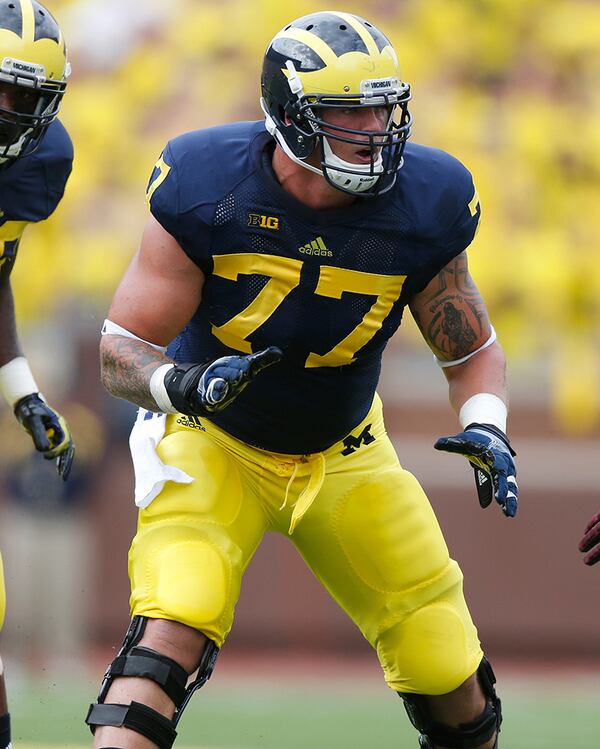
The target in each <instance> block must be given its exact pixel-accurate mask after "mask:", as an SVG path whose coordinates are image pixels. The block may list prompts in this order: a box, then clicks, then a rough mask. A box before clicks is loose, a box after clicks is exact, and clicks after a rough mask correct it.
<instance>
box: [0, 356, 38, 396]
mask: <svg viewBox="0 0 600 749" xmlns="http://www.w3.org/2000/svg"><path fill="white" fill-rule="evenodd" d="M0 391H1V392H2V395H4V397H5V398H6V401H7V403H8V405H9V406H10V407H11V408H14V406H15V403H17V401H20V400H21V398H24V397H25V396H26V395H31V393H38V392H39V388H38V386H37V383H36V381H35V380H34V379H33V375H32V373H31V369H29V364H28V363H27V359H26V358H25V357H24V356H17V357H16V358H14V359H12V360H11V361H9V362H8V364H5V365H4V366H2V367H0Z"/></svg>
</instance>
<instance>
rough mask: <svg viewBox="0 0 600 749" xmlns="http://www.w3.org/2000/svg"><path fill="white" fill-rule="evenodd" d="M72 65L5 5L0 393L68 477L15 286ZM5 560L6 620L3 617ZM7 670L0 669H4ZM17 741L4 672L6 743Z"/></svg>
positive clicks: (57, 38) (65, 167) (61, 147)
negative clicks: (32, 363) (23, 339)
mask: <svg viewBox="0 0 600 749" xmlns="http://www.w3.org/2000/svg"><path fill="white" fill-rule="evenodd" d="M68 75H69V63H68V62H67V53H66V48H65V42H64V39H63V36H62V33H61V31H60V28H59V26H58V24H57V22H56V20H55V19H54V18H53V17H52V15H51V13H50V12H49V11H48V10H47V9H46V8H45V7H44V6H43V5H40V3H38V2H36V0H12V2H9V3H7V2H3V3H2V4H0V391H1V392H2V394H3V395H4V397H5V398H6V401H7V402H8V405H9V407H10V408H11V409H13V411H14V413H15V416H16V417H17V419H18V421H19V423H20V424H21V426H22V427H23V428H24V429H25V430H26V431H27V432H28V433H29V435H30V436H31V438H32V440H33V444H34V446H35V448H36V449H37V450H39V451H40V452H41V453H42V455H43V456H44V458H46V459H48V460H55V461H56V467H57V471H58V474H59V476H60V477H62V479H64V480H66V479H67V477H68V475H69V471H70V470H71V463H72V461H73V441H72V439H71V435H70V433H69V428H68V426H67V424H66V422H65V420H64V419H63V417H62V416H61V415H60V414H59V413H58V412H57V411H56V410H55V409H54V408H52V407H51V406H50V405H48V403H46V401H45V400H44V397H43V396H42V395H41V393H40V392H39V388H38V386H37V384H36V382H35V379H34V377H33V375H32V373H31V369H30V368H29V365H28V363H27V359H26V358H25V357H24V356H23V353H22V351H21V348H20V345H19V341H18V337H17V331H16V325H15V313H14V305H13V295H12V290H11V284H10V274H11V272H12V269H13V266H14V264H15V260H16V257H17V250H18V248H19V242H20V240H21V237H22V235H23V231H24V230H25V227H26V226H27V225H28V224H29V223H35V222H37V221H43V220H44V219H46V218H48V216H49V215H50V214H51V213H52V212H53V211H54V209H55V208H56V206H57V205H58V203H59V201H60V199H61V198H62V196H63V193H64V189H65V184H66V182H67V179H68V177H69V174H70V172H71V165H72V161H73V147H72V144H71V140H70V138H69V136H68V134H67V132H66V131H65V129H64V127H63V126H62V125H61V123H60V122H59V121H58V120H57V119H56V117H57V114H58V111H59V108H60V103H61V99H62V97H63V94H64V92H65V87H66V85H67V77H68ZM4 610H5V591H4V577H3V575H2V570H1V563H0V625H1V623H2V621H3V619H4ZM1 672H2V669H1V666H0V674H1ZM9 745H10V727H9V716H8V712H7V704H6V694H5V689H4V681H3V677H2V676H0V747H1V748H2V749H4V747H7V746H9Z"/></svg>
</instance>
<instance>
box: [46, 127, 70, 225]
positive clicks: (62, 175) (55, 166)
mask: <svg viewBox="0 0 600 749" xmlns="http://www.w3.org/2000/svg"><path fill="white" fill-rule="evenodd" d="M63 130H64V128H63ZM43 164H44V172H45V175H46V204H45V206H44V208H43V209H42V211H41V213H42V215H41V217H40V219H39V220H43V219H46V218H48V216H50V215H51V214H52V213H54V211H55V210H56V207H57V206H58V204H59V203H60V201H61V200H62V197H63V195H64V194H65V188H66V186H67V182H68V180H69V177H70V175H71V171H72V169H73V144H72V142H71V139H70V137H69V136H68V134H67V132H66V130H64V132H63V133H61V137H60V141H59V142H57V143H56V146H55V149H54V152H53V153H51V154H50V155H49V157H48V158H46V159H44V162H43Z"/></svg>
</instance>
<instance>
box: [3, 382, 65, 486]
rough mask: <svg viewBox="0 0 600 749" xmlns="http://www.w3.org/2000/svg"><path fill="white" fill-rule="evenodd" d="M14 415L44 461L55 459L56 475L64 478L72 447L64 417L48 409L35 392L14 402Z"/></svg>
mask: <svg viewBox="0 0 600 749" xmlns="http://www.w3.org/2000/svg"><path fill="white" fill-rule="evenodd" d="M15 416H16V417H17V419H18V421H19V423H20V424H21V426H22V427H23V429H25V431H26V432H27V433H28V434H29V435H30V437H31V438H32V440H33V444H34V445H35V449H36V450H39V452H41V453H42V455H43V456H44V458H45V459H46V460H54V459H56V470H57V471H58V475H59V476H60V477H61V478H62V480H63V481H66V480H67V479H68V478H69V474H70V473H71V466H72V465H73V457H74V455H75V446H74V445H73V438H72V437H71V432H70V431H69V426H68V424H67V422H66V421H65V419H64V418H63V417H62V416H61V415H60V414H59V413H58V411H55V410H54V409H53V408H50V406H49V405H48V404H47V403H46V402H45V401H44V400H43V399H42V398H41V396H40V394H39V393H31V395H26V396H25V397H24V398H21V400H19V401H17V403H16V404H15Z"/></svg>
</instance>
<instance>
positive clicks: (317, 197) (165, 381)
mask: <svg viewBox="0 0 600 749" xmlns="http://www.w3.org/2000/svg"><path fill="white" fill-rule="evenodd" d="M409 100H410V88H409V86H408V84H407V83H405V82H404V81H403V79H402V77H401V75H400V69H399V65H398V59H397V57H396V53H395V51H394V49H393V47H392V44H391V43H390V41H389V40H388V39H387V38H386V36H384V34H383V33H382V32H381V31H379V30H378V29H377V28H376V27H375V26H373V25H372V24H370V23H369V22H368V21H365V20H363V19H361V18H359V17H357V16H354V15H351V14H348V13H342V12H319V13H313V14H310V15H308V16H304V17H302V18H300V19H298V20H296V21H293V22H292V23H290V24H288V25H287V26H286V27H285V28H284V29H283V30H282V31H280V32H279V33H278V34H277V35H276V36H275V38H274V39H273V40H272V42H271V43H270V45H269V47H268V49H267V52H266V55H265V59H264V67H263V74H262V101H261V103H262V107H263V110H264V113H265V122H262V121H260V122H238V123H235V124H230V125H225V126H221V127H215V128H211V129H208V130H200V131H196V132H191V133H188V134H185V135H182V136H180V137H177V138H175V139H174V140H172V141H171V142H170V143H169V144H168V145H167V146H166V148H165V150H164V151H163V153H162V155H161V157H160V159H159V160H158V163H157V164H156V167H155V169H154V171H153V173H152V175H151V177H150V182H149V186H148V200H149V204H150V212H151V216H150V217H149V219H148V223H147V226H146V229H145V232H144V235H143V238H142V242H141V247H140V250H139V252H138V253H137V255H136V256H135V257H134V259H133V261H132V263H131V265H130V267H129V269H128V270H127V272H126V274H125V276H124V278H123V280H122V282H121V284H120V286H119V289H118V290H117V292H116V295H115V298H114V300H113V303H112V306H111V308H110V312H109V317H108V319H107V320H106V322H105V324H104V328H103V336H102V343H101V358H102V380H103V382H104V384H105V386H106V387H107V388H108V390H109V391H110V392H111V393H112V394H114V395H115V396H118V397H121V398H125V399H128V400H130V401H132V402H133V403H136V404H138V405H139V406H140V407H141V408H140V412H139V415H138V419H137V421H136V424H135V426H134V429H133V432H132V435H131V448H132V455H133V460H134V469H135V473H136V490H135V495H136V503H137V505H138V506H139V508H140V512H139V523H138V530H137V534H136V536H135V538H134V540H133V543H132V546H131V549H130V555H129V573H130V580H131V586H132V594H131V606H132V616H133V620H132V623H131V626H130V628H129V629H128V632H127V634H126V636H125V641H124V644H123V646H122V649H121V651H120V653H119V655H118V656H117V658H116V659H115V660H114V661H113V662H112V664H111V665H110V667H109V669H108V671H107V672H106V675H105V679H104V682H103V685H102V688H101V692H100V695H99V698H98V701H97V703H96V704H94V705H92V706H91V707H90V709H89V712H88V715H87V719H86V720H87V723H88V724H89V725H90V727H91V728H92V731H94V732H95V739H94V747H96V748H97V749H109V748H110V749H112V748H113V747H126V748H127V749H150V748H151V747H159V749H168V748H169V747H171V745H172V744H173V741H174V739H175V736H176V725H177V722H178V720H179V718H180V716H181V714H182V712H183V710H184V708H185V706H186V704H187V702H188V701H189V699H190V697H191V695H192V694H193V692H194V691H195V690H196V689H198V688H199V687H200V686H202V685H203V684H204V683H205V682H206V680H207V679H208V678H209V676H210V674H211V672H212V670H213V667H214V664H215V659H216V655H217V653H218V650H219V648H221V646H222V645H223V643H224V641H225V639H226V637H227V634H228V633H229V631H230V629H231V626H232V622H233V615H234V607H235V603H236V601H237V598H238V594H239V591H240V585H241V582H242V577H243V573H244V570H245V568H246V566H247V565H248V563H249V561H250V559H251V557H252V555H253V553H254V552H255V551H256V548H257V547H258V545H259V544H260V542H261V539H262V537H263V535H264V534H265V532H267V531H276V532H279V533H283V534H288V535H289V536H290V538H291V541H292V542H293V543H294V544H295V545H296V547H297V548H298V549H299V551H300V553H301V554H302V556H303V558H304V559H305V560H306V563H307V564H308V565H309V567H310V568H311V569H312V570H313V572H314V573H315V575H316V576H317V577H318V578H319V579H320V580H321V582H322V583H323V585H324V586H325V588H326V589H327V590H328V591H329V593H330V594H331V595H332V597H333V598H334V599H335V600H336V601H337V603H338V604H339V605H340V606H341V607H342V608H343V609H344V610H345V611H346V612H347V614H348V616H350V617H351V618H352V620H353V621H354V622H355V623H356V625H357V626H358V627H359V628H360V630H361V632H362V633H363V634H364V636H365V638H366V639H367V640H368V642H369V643H370V644H371V645H372V647H373V648H374V650H375V651H376V653H377V656H378V658H379V661H380V663H381V666H382V668H383V672H384V676H385V680H386V682H387V684H388V685H389V686H390V687H391V688H392V689H393V690H394V691H396V692H397V693H398V694H399V695H400V697H401V698H402V700H403V701H404V704H405V706H406V709H407V711H408V714H409V717H410V720H411V721H412V723H413V724H414V726H415V727H416V728H417V730H418V731H419V734H420V736H419V744H420V746H421V747H423V748H425V747H429V748H432V747H436V748H438V747H445V748H447V749H448V748H449V749H455V748H456V749H457V748H458V747H469V748H470V749H491V748H492V747H496V746H497V745H498V731H499V728H500V722H501V712H500V700H499V699H498V697H497V695H496V691H495V687H494V683H495V677H494V673H493V671H492V669H491V666H490V665H489V663H488V661H487V660H486V659H485V657H484V655H483V652H482V650H481V646H480V643H479V639H478V636H477V631H476V629H475V626H474V625H473V622H472V620H471V617H470V614H469V611H468V608H467V605H466V603H465V599H464V596H463V591H462V574H461V571H460V569H459V567H458V565H457V564H456V562H455V561H453V560H452V559H451V558H450V557H449V554H448V549H447V547H446V544H445V542H444V538H443V536H442V533H441V531H440V528H439V525H438V523H437V521H436V518H435V515H434V513H433V510H432V508H431V506H430V504H429V502H428V500H427V498H426V496H425V494H424V492H423V490H422V488H421V487H420V485H419V483H418V482H417V481H416V479H415V478H414V476H412V474H410V473H409V472H408V471H406V470H405V469H403V468H402V467H401V465H400V463H399V461H398V457H397V456H396V453H395V451H394V449H393V447H392V444H391V442H390V440H389V439H388V437H387V434H386V430H385V425H384V421H383V417H382V406H381V402H380V400H379V398H378V396H377V394H376V386H377V382H378V378H379V373H380V367H381V356H382V353H383V350H384V348H385V345H386V343H387V341H388V340H389V338H390V337H391V336H392V335H393V333H394V332H395V331H396V329H397V328H398V326H399V325H400V320H401V317H402V314H403V311H404V310H405V308H407V307H408V308H409V309H410V311H411V312H412V314H413V316H414V317H415V319H416V321H417V323H418V325H419V327H420V329H421V332H422V333H423V336H424V338H425V340H426V341H427V343H428V344H429V345H430V347H431V349H432V350H433V352H434V354H435V357H436V359H437V362H438V364H439V365H440V366H441V367H442V369H443V372H444V373H445V375H446V377H447V379H448V383H449V389H450V401H451V403H452V405H453V407H454V409H455V410H456V412H457V414H458V418H459V421H460V423H461V430H460V432H459V433H458V434H457V435H455V436H452V437H445V438H442V439H440V440H438V442H437V443H436V445H435V447H436V448H437V449H439V450H447V451H450V452H456V453H459V454H462V455H464V456H466V458H467V459H468V460H469V461H470V463H471V464H472V465H473V467H474V469H475V477H476V485H477V491H478V495H479V502H480V503H481V505H482V506H483V507H486V506H488V505H489V504H491V503H492V501H493V500H495V501H496V502H497V503H498V504H499V506H500V509H501V511H502V512H503V513H504V515H505V516H506V517H508V518H512V517H514V515H515V514H516V512H517V484H516V480H515V473H516V471H515V466H514V462H513V455H514V453H513V451H512V449H511V447H510V444H509V441H508V438H507V436H506V419H507V407H506V402H507V395H506V383H505V360H504V355H503V352H502V350H501V348H500V346H499V344H498V343H497V341H496V340H495V334H494V330H493V328H492V326H491V324H490V320H489V317H488V313H487V311H486V308H485V305H484V302H483V300H482V298H481V295H480V294H479V292H478V290H477V288H476V286H475V284H474V283H473V280H472V279H471V276H470V275H469V269H468V264H467V255H466V252H465V250H466V248H467V247H468V245H469V244H470V243H471V241H472V239H473V237H474V235H475V231H476V229H477V225H478V222H479V216H480V206H479V199H478V197H477V192H476V190H475V187H474V185H473V180H472V178H471V175H470V173H469V172H468V171H467V169H465V167H464V166H463V165H462V164H461V163H460V162H459V161H457V160H456V159H454V158H452V157H451V156H449V155H448V154H446V153H444V152H442V151H439V150H436V149H433V148H428V147H425V146H421V145H416V144H414V145H413V144H407V139H408V137H409V133H410V128H411V116H410V113H409ZM265 125H266V126H265ZM194 672H196V676H195V678H194V679H193V680H192V681H191V682H189V681H188V675H190V674H192V673H194ZM292 678H293V677H292Z"/></svg>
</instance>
